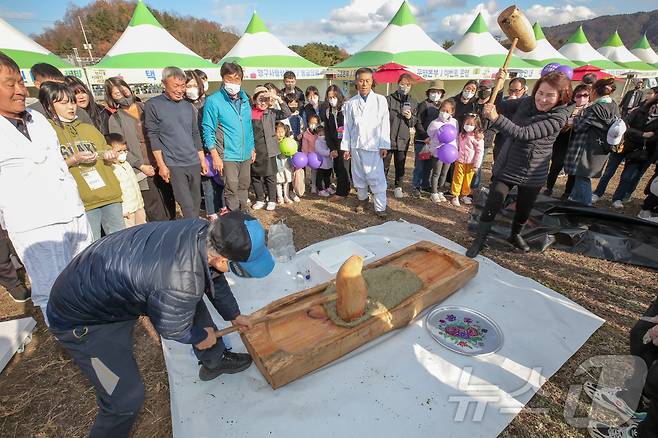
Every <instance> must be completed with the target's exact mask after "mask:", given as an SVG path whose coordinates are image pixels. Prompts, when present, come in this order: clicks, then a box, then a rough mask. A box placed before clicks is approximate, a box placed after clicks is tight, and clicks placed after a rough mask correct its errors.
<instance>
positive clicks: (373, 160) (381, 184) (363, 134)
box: [340, 68, 391, 218]
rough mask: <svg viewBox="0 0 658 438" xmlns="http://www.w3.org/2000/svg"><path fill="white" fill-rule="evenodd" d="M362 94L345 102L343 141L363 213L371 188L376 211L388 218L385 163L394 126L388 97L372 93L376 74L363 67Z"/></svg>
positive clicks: (359, 85) (358, 74) (360, 72)
mask: <svg viewBox="0 0 658 438" xmlns="http://www.w3.org/2000/svg"><path fill="white" fill-rule="evenodd" d="M355 80H356V87H357V90H358V94H357V95H356V96H354V97H353V98H351V99H350V100H348V101H347V102H345V105H344V106H343V115H344V117H345V124H344V129H345V131H344V133H343V141H342V142H341V145H340V149H341V150H342V151H344V152H343V153H344V158H345V159H346V160H349V159H351V160H352V181H353V183H354V187H355V188H356V189H357V198H358V200H359V202H358V203H357V206H356V208H355V210H356V211H357V212H362V211H364V210H365V207H366V206H367V204H368V188H370V191H371V192H372V194H373V198H374V204H375V212H376V213H377V216H379V217H381V218H385V217H386V176H385V175H384V161H383V158H384V157H386V154H387V153H388V150H389V149H390V148H391V138H390V129H391V126H390V123H389V113H388V103H387V102H386V97H384V96H382V95H379V94H377V93H375V92H374V91H372V87H373V71H372V70H371V69H369V68H360V69H358V70H357V71H356V75H355Z"/></svg>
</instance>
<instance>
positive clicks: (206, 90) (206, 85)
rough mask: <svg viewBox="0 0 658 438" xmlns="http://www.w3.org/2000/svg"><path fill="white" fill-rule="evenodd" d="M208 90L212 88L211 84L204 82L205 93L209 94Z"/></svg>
mask: <svg viewBox="0 0 658 438" xmlns="http://www.w3.org/2000/svg"><path fill="white" fill-rule="evenodd" d="M208 88H210V83H208V82H204V83H203V91H205V92H208Z"/></svg>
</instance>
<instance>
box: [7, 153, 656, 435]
mask: <svg viewBox="0 0 658 438" xmlns="http://www.w3.org/2000/svg"><path fill="white" fill-rule="evenodd" d="M412 161H413V160H412V158H411V157H410V158H409V160H408V161H407V172H408V176H407V181H408V180H409V178H410V174H411V166H412V165H413V163H412ZM485 170H486V171H487V173H486V176H485V179H484V180H485V181H488V180H489V170H490V166H489V165H488V164H485ZM391 172H392V169H391ZM651 173H652V172H651V170H650V171H649V172H647V174H651ZM618 175H619V172H618V173H617V177H618ZM647 179H648V175H647V176H645V178H644V180H643V182H642V183H641V184H640V185H639V186H638V189H637V190H636V192H635V194H634V197H633V201H632V202H631V203H630V204H627V205H626V206H625V208H624V212H625V213H626V214H629V215H635V214H637V212H638V211H639V206H640V203H641V200H642V199H643V197H644V196H643V195H642V190H643V188H644V184H645V183H646V180H647ZM565 181H566V179H565V178H560V179H559V180H558V186H557V187H556V193H562V190H563V186H564V183H565ZM617 181H618V179H617V178H615V179H613V181H612V182H611V184H610V187H609V188H608V195H607V196H606V197H605V198H604V199H603V200H602V201H601V202H600V206H601V207H602V208H611V207H610V193H612V191H613V190H614V188H615V187H616V184H617ZM405 190H407V191H408V192H409V191H410V188H409V187H405ZM350 205H351V204H350ZM389 209H390V213H391V214H390V217H389V220H397V219H400V218H402V219H405V220H407V221H409V222H413V223H416V224H419V225H422V226H424V227H426V228H428V229H430V230H432V231H434V232H436V233H438V234H440V235H442V236H445V237H447V238H449V239H451V240H453V241H455V242H458V243H460V244H462V245H464V246H468V244H469V243H470V241H471V236H470V235H469V234H468V233H467V231H466V221H467V212H468V209H467V207H464V206H462V207H453V206H451V205H448V204H446V203H443V204H441V205H438V206H437V205H434V204H432V203H430V202H429V200H428V199H427V198H426V197H424V198H423V199H412V198H410V197H406V198H404V199H402V200H396V199H393V197H392V194H391V193H389ZM255 216H257V217H258V219H260V220H261V221H262V222H263V224H264V225H265V226H266V227H268V226H269V225H270V224H272V223H274V222H278V221H280V220H284V221H285V223H286V224H287V225H288V226H290V227H292V228H293V230H294V238H295V245H296V247H297V249H301V248H303V247H306V246H308V245H310V244H313V243H315V242H318V241H322V240H325V239H328V238H331V237H335V236H340V235H343V234H346V233H349V232H351V231H355V230H358V229H361V228H365V227H369V226H372V225H377V224H379V223H381V221H380V220H378V219H377V218H376V217H375V216H374V214H372V212H370V214H360V215H357V214H355V213H353V212H352V211H351V210H350V208H349V205H346V204H342V203H330V202H328V201H327V200H326V199H322V198H318V197H317V196H315V195H308V196H307V197H305V198H304V200H303V202H301V203H300V204H296V205H291V206H285V207H277V209H276V210H275V211H274V212H266V211H262V210H261V211H258V212H256V214H255ZM485 255H486V256H487V257H489V258H491V259H492V260H494V261H495V262H497V263H499V264H500V265H502V266H504V267H506V268H508V269H511V270H512V271H514V272H516V273H518V274H520V275H524V276H528V277H531V278H533V279H535V280H537V281H539V282H540V283H542V284H544V285H546V286H547V287H550V288H552V289H554V290H556V291H557V292H559V293H561V294H563V295H565V296H566V297H568V298H570V299H572V300H574V301H575V302H577V303H579V304H581V305H582V306H584V307H585V308H587V309H588V310H590V311H591V312H593V313H595V314H597V315H599V316H600V317H602V318H604V319H605V320H606V321H607V322H606V323H605V324H604V325H603V326H602V327H601V328H600V329H599V330H598V331H597V332H596V333H594V335H593V336H592V337H591V338H590V339H589V340H588V341H587V342H586V343H585V344H584V345H583V347H582V348H581V349H580V350H579V351H578V352H577V353H576V354H575V355H574V356H573V357H572V358H571V359H570V360H569V361H567V362H566V363H565V364H564V366H563V367H562V368H561V369H560V370H559V371H558V372H557V373H556V374H555V375H554V376H553V377H552V378H551V379H550V380H549V381H548V382H547V383H546V384H545V385H544V386H543V388H542V390H541V391H540V392H539V393H538V394H537V395H535V397H534V398H533V399H532V400H531V401H530V403H529V404H528V405H527V407H526V408H525V409H524V410H523V411H522V412H521V413H520V414H519V415H518V416H517V417H516V418H515V419H514V421H513V422H512V423H511V424H510V425H509V426H508V427H507V429H506V430H505V431H504V432H503V433H502V434H501V436H503V437H532V438H536V437H580V436H588V434H587V432H586V431H585V430H581V429H575V428H573V427H571V426H569V425H568V424H567V423H566V421H565V419H564V403H565V399H566V394H567V391H568V389H569V386H570V385H572V384H578V383H582V382H583V381H584V379H585V378H584V377H582V376H579V377H575V376H574V371H575V369H576V368H577V366H578V365H579V364H581V363H582V362H583V361H585V360H586V359H588V358H590V357H592V356H596V355H603V354H627V353H628V346H627V345H628V333H629V330H630V328H631V327H632V326H633V324H634V323H635V321H636V319H637V317H638V315H640V314H641V313H642V312H643V311H644V310H645V309H646V307H647V306H648V305H649V303H650V302H651V300H652V299H653V298H655V296H656V278H657V277H656V271H655V270H652V269H646V268H640V267H636V266H630V265H624V264H620V263H614V262H608V261H604V260H596V259H591V258H587V257H584V256H580V255H575V254H568V253H564V252H560V251H556V250H552V249H549V250H547V251H546V252H544V253H530V254H527V255H521V254H518V253H514V252H507V251H503V250H496V249H487V250H486V251H485ZM44 262H47V261H44ZM237 299H238V302H239V301H240V297H239V296H238V297H237ZM24 316H33V317H35V318H36V319H37V321H38V324H37V328H36V330H35V332H34V335H33V340H32V342H31V343H30V344H29V345H28V346H27V347H26V350H25V352H24V353H22V354H17V355H15V356H14V358H13V359H12V360H11V361H10V363H9V364H8V366H7V367H6V369H5V370H4V371H3V372H2V374H0V436H2V437H71V438H73V437H83V436H86V435H87V433H88V431H89V429H90V427H91V424H92V422H93V420H94V417H95V415H96V409H97V408H96V400H95V397H94V391H93V388H92V386H91V385H90V384H89V383H88V382H87V380H86V379H85V378H84V376H83V375H82V374H81V373H80V371H79V370H78V368H77V367H76V366H75V365H74V364H73V363H72V361H71V359H70V358H69V356H68V354H67V353H66V352H65V351H64V350H63V349H62V348H60V347H59V345H58V344H57V341H56V340H55V339H54V338H53V336H52V335H51V334H50V333H49V332H48V330H47V329H46V327H45V325H44V323H43V318H42V317H41V313H40V311H38V310H37V309H35V308H34V307H33V306H32V305H31V304H30V303H28V304H16V303H14V302H13V301H12V300H11V299H10V297H9V296H8V295H7V294H6V293H4V291H2V290H1V288H0V320H7V319H14V318H18V317H24ZM134 350H135V356H136V358H137V362H138V363H139V366H140V369H141V371H142V378H143V380H144V383H145V386H146V402H145V405H144V408H143V410H142V412H141V414H140V416H139V419H138V420H137V423H136V426H135V429H134V436H136V437H167V436H171V416H170V405H169V385H168V380H167V371H166V369H165V363H164V359H163V356H162V350H161V347H160V344H159V341H158V339H157V338H156V337H154V336H153V335H150V334H149V332H148V331H147V330H146V329H145V324H144V323H140V324H137V329H136V331H135V349H134ZM227 396H230V395H227ZM584 397H585V396H584V395H583V396H581V406H580V408H579V414H580V415H583V414H586V413H587V406H586V405H585V404H584V402H585V401H586V400H585V399H584ZM532 408H545V409H547V413H542V414H538V413H536V412H535V411H533V410H532Z"/></svg>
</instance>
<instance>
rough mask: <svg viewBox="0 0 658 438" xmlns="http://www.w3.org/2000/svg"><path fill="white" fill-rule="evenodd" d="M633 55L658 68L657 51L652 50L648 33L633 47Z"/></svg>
mask: <svg viewBox="0 0 658 438" xmlns="http://www.w3.org/2000/svg"><path fill="white" fill-rule="evenodd" d="M631 53H632V54H633V55H635V56H637V57H638V58H639V59H640V60H641V61H643V62H646V63H647V64H649V65H651V66H653V67H656V68H658V55H657V54H656V51H655V50H653V49H652V48H651V44H649V40H648V39H647V34H646V33H645V34H644V35H643V36H642V38H640V40H639V41H638V42H637V43H636V44H635V45H634V46H633V48H632V49H631Z"/></svg>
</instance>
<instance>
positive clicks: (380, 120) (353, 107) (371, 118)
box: [340, 91, 391, 152]
mask: <svg viewBox="0 0 658 438" xmlns="http://www.w3.org/2000/svg"><path fill="white" fill-rule="evenodd" d="M343 116H344V118H345V122H344V129H345V131H344V132H343V141H342V142H341V144H340V149H341V150H342V151H350V150H352V149H361V150H365V151H369V152H378V151H379V150H380V149H391V134H390V132H391V125H390V121H389V112H388V102H386V97H384V96H382V95H379V94H377V93H375V92H374V91H371V92H370V94H368V98H367V99H366V100H365V101H364V100H363V98H362V97H361V96H360V95H359V94H357V95H356V96H354V97H352V98H351V99H349V100H348V101H347V102H345V104H344V105H343Z"/></svg>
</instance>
